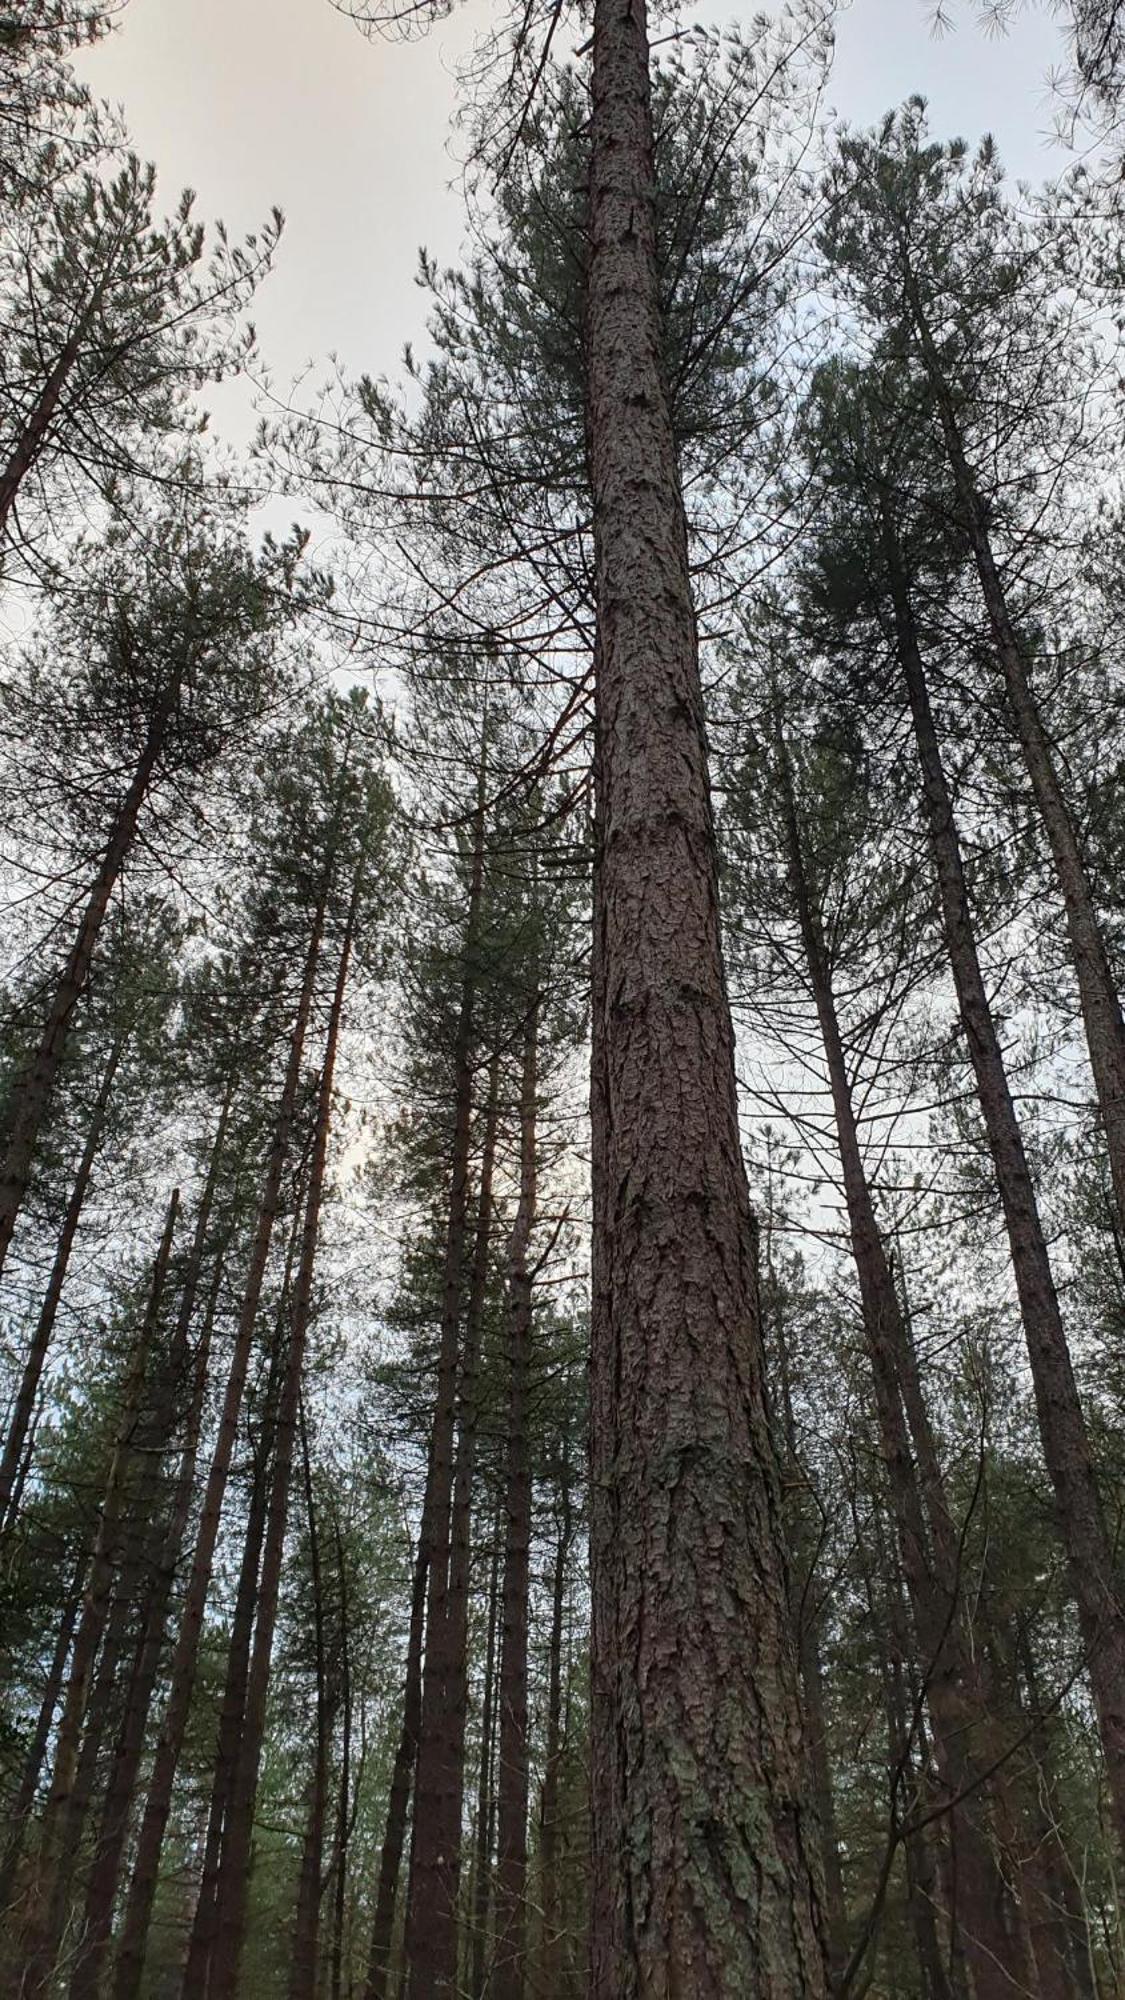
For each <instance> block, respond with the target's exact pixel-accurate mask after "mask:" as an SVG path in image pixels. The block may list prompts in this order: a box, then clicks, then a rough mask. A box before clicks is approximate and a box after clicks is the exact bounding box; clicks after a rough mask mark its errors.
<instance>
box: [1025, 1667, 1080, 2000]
mask: <svg viewBox="0 0 1125 2000" xmlns="http://www.w3.org/2000/svg"><path fill="white" fill-rule="evenodd" d="M1013 1653H1014V1657H1015V1660H1016V1662H1017V1664H1018V1668H1019V1671H1020V1673H1021V1674H1022V1677H1023V1682H1024V1686H1025V1687H1026V1691H1027V1701H1028V1704H1029V1706H1030V1710H1031V1715H1032V1718H1034V1717H1036V1716H1038V1717H1039V1718H1040V1723H1039V1727H1038V1728H1037V1729H1036V1731H1035V1733H1034V1735H1033V1737H1032V1739H1031V1758H1032V1762H1031V1780H1032V1784H1033V1786H1034V1794H1035V1807H1034V1811H1033V1815H1032V1824H1031V1829H1030V1833H1031V1839H1032V1842H1033V1846H1032V1851H1031V1854H1030V1856H1029V1858H1028V1861H1027V1864H1026V1871H1025V1872H1026V1873H1027V1874H1028V1875H1029V1876H1030V1882H1029V1891H1030V1893H1029V1903H1030V1907H1031V1916H1030V1922H1031V1926H1032V1942H1033V1944H1034V1946H1035V1955H1036V1964H1037V1965H1038V1966H1039V1967H1040V1972H1041V1978H1042V1982H1043V1993H1044V1996H1045V2000H1051V1996H1053V1995H1055V1994H1059V1995H1062V1996H1063V2000H1072V1996H1080V2000H1096V1996H1095V1994H1094V1990H1093V1980H1092V1977H1091V1973H1090V1939H1089V1933H1088V1929H1087V1925H1086V1918H1085V1913H1084V1912H1083V1910H1082V1907H1081V1902H1080V1900H1079V1899H1078V1898H1077V1897H1076V1896H1075V1894H1074V1893H1073V1892H1074V1890H1075V1888H1076V1884H1075V1880H1074V1871H1073V1869H1072V1867H1071V1864H1070V1859H1069V1856H1068V1855H1067V1852H1066V1848H1065V1845H1064V1842H1063V1838H1062V1833H1061V1831H1060V1827H1059V1821H1058V1798H1057V1785H1056V1776H1055V1749H1054V1741H1053V1730H1052V1719H1051V1718H1049V1717H1047V1716H1045V1715H1044V1711H1043V1702H1042V1698H1041V1695H1040V1691H1039V1675H1038V1671H1037V1669H1036V1665H1035V1657H1034V1654H1033V1652H1032V1648H1031V1642H1030V1640H1029V1638H1028V1635H1027V1631H1026V1629H1024V1628H1023V1627H1019V1628H1018V1629H1017V1632H1016V1638H1015V1645H1014V1648H1013ZM1016 1686H1017V1694H1018V1693H1019V1685H1018V1679H1017V1683H1016ZM1020 1712H1021V1715H1026V1711H1025V1710H1024V1708H1023V1705H1022V1703H1021V1707H1020ZM1052 1981H1053V1982H1054V1983H1053V1984H1052V1983H1051V1982H1052Z"/></svg>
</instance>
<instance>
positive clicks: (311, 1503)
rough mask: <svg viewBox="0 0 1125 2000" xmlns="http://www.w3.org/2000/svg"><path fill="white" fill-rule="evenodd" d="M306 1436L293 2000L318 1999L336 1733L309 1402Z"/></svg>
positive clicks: (301, 1420)
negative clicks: (305, 1631)
mask: <svg viewBox="0 0 1125 2000" xmlns="http://www.w3.org/2000/svg"><path fill="white" fill-rule="evenodd" d="M297 1418H298V1428H299V1430H300V1435H301V1472H302V1476H303V1483H304V1492H305V1514H306V1518H307V1520H308V1528H309V1552H310V1562H311V1568H312V1588H313V1624H314V1630H315V1652H316V1738H315V1742H314V1745H313V1771H312V1784H311V1786H310V1792H309V1811H308V1818H307V1820H306V1822H305V1839H304V1845H303V1848H302V1852H301V1870H300V1876H299V1878H298V1883H297V1914H296V1922H295V1924H294V1928H293V1960H292V1964H291V1967H290V1973H289V2000H316V1985H317V1979H316V1975H317V1958H318V1950H319V1942H320V1906H321V1901H322V1899H323V1894H324V1884H323V1881H322V1877H321V1869H322V1866H323V1861H324V1828H325V1823H326V1820H327V1817H328V1752H329V1737H330V1734H331V1727H332V1724H331V1718H330V1704H329V1700H328V1682H327V1666H326V1656H325V1643H324V1582H323V1578H322V1575H321V1567H320V1538H319V1536H318V1533H317V1523H316V1504H315V1500H314V1496H313V1484H312V1467H311V1465H310V1463H309V1436H308V1428H307V1426H306V1424H305V1407H304V1398H303V1397H300V1396H299V1397H298V1401H297Z"/></svg>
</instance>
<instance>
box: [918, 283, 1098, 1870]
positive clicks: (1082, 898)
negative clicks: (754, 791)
mask: <svg viewBox="0 0 1125 2000" xmlns="http://www.w3.org/2000/svg"><path fill="white" fill-rule="evenodd" d="M906 291H907V298H908V300H909V302H910V307H911V312H912V315H913V318H914V323H915V328H916V332H917V336H918V345H919V348H920V351H921V355H922V360H923V362H924V364H925V367H926V372H927V374H928V375H929V378H930V383H931V386H932V387H933V390H934V394H935V396H936V399H937V405H938V412H939V416H940V419H941V426H942V431H943V434H944V437H945V445H946V452H947V454H948V457H949V463H950V466H951V468H952V472H953V479H954V484H955V486H956V489H957V496H958V499H959V500H960V503H961V507H962V510H963V513H964V524H965V529H966V532H967V534H968V537H969V542H970V544H971V547H972V551H973V556H974V559H975V562H976V567H977V574H978V576H979V578H980V585H981V594H982V596H983V598H984V605H985V610H986V612H987V614H988V622H989V625H990V627H991V631H992V639H993V644H994V645H995V647H996V654H997V658H998V660H999V662H1000V667H1001V671H1002V673H1003V675H1004V685H1005V687H1006V688H1007V691H1008V700H1009V702H1010V704H1011V709H1012V715H1013V717H1014V719H1015V724H1016V731H1017V733H1018V736H1019V740H1020V748H1021V750H1022V752H1023V759H1024V763H1025V765H1026V767H1027V773H1028V776H1029V778H1030V779H1031V786H1032V790H1033V792H1034V794H1035V802H1036V805H1037V806H1038V808H1039V813H1040V817H1041V818H1042V821H1043V825H1044V827H1045V829H1046V833H1047V839H1048V842H1049V844H1050V848H1051V855H1052V858H1053V860H1054V864H1055V873H1056V875H1057V877H1058V883H1059V888H1060V890H1061V892H1062V899H1063V906H1064V908H1065V911H1066V924H1067V933H1068V936H1069V939H1070V950H1071V957H1072V959H1073V962H1074V970H1075V973H1076V976H1077V980H1078V996H1079V1002H1080V1005H1081V1010H1082V1022H1083V1026H1084V1028H1085V1032H1086V1046H1087V1048H1088V1050H1089V1054H1090V1068H1091V1070H1092V1072H1093V1077H1094V1088H1095V1090H1096V1092H1097V1098H1098V1108H1099V1110H1100V1112H1101V1119H1102V1129H1103V1131H1104V1133H1105V1141H1106V1151H1107V1153H1108V1155H1109V1165H1110V1173H1111V1176H1112V1179H1113V1191H1114V1196H1115V1199H1116V1202H1117V1210H1118V1215H1119V1217H1120V1219H1121V1221H1122V1223H1123V1224H1125V1018H1123V1017H1122V1012H1121V1000H1120V997H1119V994H1118V991H1117V986H1116V984H1115V981H1114V976H1113V970H1112V967H1111V965H1110V962H1109V954H1108V952H1107V950H1106V944H1105V939H1104V937H1103V935H1102V930H1101V925H1100V924H1099V922H1098V915H1097V911H1096V909H1095V907H1094V898H1093V893H1092V890H1091V887H1090V880H1089V876H1088V874H1087V870H1086V863H1085V858H1084V856H1083V853H1082V846H1081V842H1080V840H1079V837H1078V832H1077V829H1076V827H1075V823H1074V817H1073V815H1072V813H1071V810H1070V806H1069V804H1068V803H1067V800H1066V797H1065V794H1064V792H1063V788H1062V785H1061V784H1060V782H1059V775H1058V771H1057V770H1056V768H1055V759H1054V755H1053V752H1052V748H1051V743H1050V740H1049V738H1048V735H1047V731H1046V730H1045V728H1044V726H1043V720H1042V717H1041V715H1040V713H1039V707H1038V703H1037V702H1036V699H1035V695H1034V692H1033V690H1032V687H1031V682H1030V679H1029V676H1028V669H1027V662H1026V659H1025V657H1024V650H1023V647H1022V646H1021V644H1020V641H1019V639H1018V637H1017V635H1016V630H1015V626H1014V625H1013V622H1012V618H1011V614H1010V612H1009V610H1008V601H1007V596H1006V593H1005V590H1004V585H1003V581H1002V579H1001V576H1000V571H999V568H998V566H997V563H996V558H995V556H994V554H993V551H992V541H991V537H990V534H989V528H988V517H987V514H986V511H985V508H984V505H983V503H982V501H981V497H980V494H979V492H978V490H977V484H976V479H975V477H974V475H973V472H972V468H971V467H970V465H969V462H968V458H967V456H966V452H965V446H964V442H963V439H962V436H961V429H960V425H959V423H958V420H957V411H956V408H955V405H954V402H953V398H952V396H951V394H950V390H949V384H948V382H947V381H946V377H945V370H944V368H943V366H942V361H941V356H940V354H939V353H938V350H937V346H936V344H935V341H934V337H933V333H932V331H931V329H930V325H929V321H928V318H927V316H926V313H925V310H924V308H923V305H922V301H921V297H920V294H919V291H918V287H917V283H916V281H915V279H914V275H913V272H912V271H911V270H910V267H909V263H908V264H907V267H906ZM1117 1810H1118V1815H1119V1817H1118V1832H1119V1833H1120V1832H1121V1831H1122V1822H1121V1818H1120V1812H1121V1807H1120V1802H1119V1803H1118V1807H1117Z"/></svg>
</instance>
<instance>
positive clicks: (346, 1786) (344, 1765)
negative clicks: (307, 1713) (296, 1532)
mask: <svg viewBox="0 0 1125 2000" xmlns="http://www.w3.org/2000/svg"><path fill="white" fill-rule="evenodd" d="M332 1528H333V1534H334V1538H335V1543H336V1570H337V1574H338V1576H339V1579H340V1672H341V1681H342V1685H341V1690H340V1693H341V1710H342V1713H341V1742H340V1789H339V1792H338V1795H337V1801H336V1839H335V1844H334V1852H333V1857H332V1870H333V1879H334V1884H335V1887H334V1891H333V1898H332V1962H331V1967H330V1971H329V1987H328V1991H329V1996H330V2000H341V1994H342V1991H343V1980H344V1918H345V1914H346V1911H347V1900H348V1848H349V1845H350V1841H351V1827H352V1804H351V1789H352V1636H351V1602H350V1599H351V1593H350V1591H349V1589H348V1570H347V1561H346V1557H345V1551H344V1538H343V1535H342V1534H341V1532H340V1515H339V1511H338V1509H337V1507H336V1504H335V1502H333V1506H332ZM362 1774H363V1760H362V1755H361V1758H360V1778H362ZM359 1791H360V1785H359V1783H358V1782H357V1785H356V1795H357V1798H358V1796H359Z"/></svg>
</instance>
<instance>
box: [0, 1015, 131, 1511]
mask: <svg viewBox="0 0 1125 2000" xmlns="http://www.w3.org/2000/svg"><path fill="white" fill-rule="evenodd" d="M125 1040H126V1038H125V1036H123V1035H119V1036H118V1037H117V1038H116V1039H115V1041H114V1042H113V1044H112V1047H111V1048H110V1052H109V1059H108V1061H107V1063H106V1066H105V1071H104V1073H103V1075H102V1081H101V1085H100V1087H99V1090H98V1095H97V1098H96V1100H95V1103H94V1108H93V1111H92V1112H91V1114H90V1123H89V1126H88V1128H87V1132H86V1143H85V1145H84V1147H83V1149H82V1158H81V1159H80V1161H79V1163H78V1171H77V1173H76V1174H75V1176H74V1185H73V1187H72V1188H71V1191H70V1200H69V1201H68V1202H67V1206H66V1214H65V1216H64V1217H63V1225H62V1229H61V1230H60V1232H59V1240H58V1243H57V1245H56V1247H55V1256H54V1262H53V1263H52V1265H51V1274H50V1276H49V1278H48V1280H47V1289H46V1291H45V1292H44V1294H43V1303H42V1305H41V1306H40V1308H39V1317H38V1319H37V1320H36V1322H35V1332H34V1333H33V1334H32V1337H31V1346H30V1347H29V1348H28V1352H27V1359H26V1361H25V1362H24V1367H23V1374H22V1376H21V1377H20V1386H19V1388H18V1390H17V1391H16V1400H15V1404H14V1406H13V1409H12V1417H11V1422H10V1423H9V1425H8V1435H7V1438H6V1440H5V1443H4V1456H3V1458H2V1459H0V1536H2V1535H4V1534H6V1533H7V1531H8V1530H9V1529H10V1528H11V1526H12V1523H13V1520H14V1518H15V1508H14V1506H13V1504H12V1502H13V1497H14V1493H15V1487H16V1482H17V1479H18V1477H19V1472H20V1467H21V1465H22V1463H23V1459H24V1447H25V1445H26V1443H27V1441H28V1428H29V1426H30V1423H31V1415H32V1411H33V1410H34V1408H35V1399H36V1397H37V1396H38V1394H39V1382H40V1378H41V1376H42V1374H43V1364H44V1362H45V1361H46V1359H47V1349H48V1347H49V1346H50V1343H51V1335H52V1334H53V1332H54V1330H55V1320H56V1318H57V1316H58V1310H59V1302H60V1300H61V1298H62V1292H63V1285H64V1284H65V1282H66V1274H67V1269H68V1267H69V1264H70V1253H71V1251H72V1249H73V1248H74V1239H75V1236H76V1235H77V1233H78V1223H79V1220H80V1218H81V1214H82V1208H83V1204H84V1203H85V1200H86V1195H87V1192H88V1190H89V1186H90V1177H91V1175H92V1174H93V1171H94V1162H95V1160H96V1159H97V1156H98V1147H99V1146H100V1144H101V1138H102V1131H103V1129H104V1126H105V1120H106V1113H107V1112H108V1110H109V1100H110V1095H111V1093H112V1090H113V1083H114V1078H115V1077H116V1075H117V1070H118V1066H119V1064H120V1062H121V1058H122V1056H123V1054H124V1052H125Z"/></svg>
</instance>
